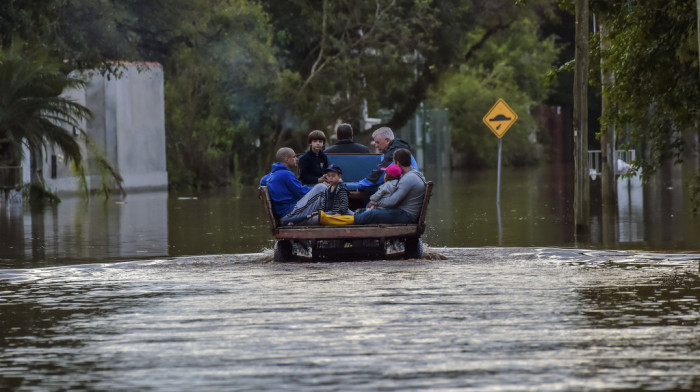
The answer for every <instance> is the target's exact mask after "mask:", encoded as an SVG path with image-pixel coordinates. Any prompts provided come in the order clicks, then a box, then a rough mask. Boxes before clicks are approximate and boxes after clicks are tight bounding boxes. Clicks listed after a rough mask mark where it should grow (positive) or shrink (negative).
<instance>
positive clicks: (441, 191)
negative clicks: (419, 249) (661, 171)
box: [0, 168, 700, 391]
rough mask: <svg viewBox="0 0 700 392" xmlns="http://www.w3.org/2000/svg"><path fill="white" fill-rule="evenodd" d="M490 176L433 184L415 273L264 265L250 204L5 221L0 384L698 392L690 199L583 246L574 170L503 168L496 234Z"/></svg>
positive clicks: (0, 258)
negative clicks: (576, 225) (577, 231)
mask: <svg viewBox="0 0 700 392" xmlns="http://www.w3.org/2000/svg"><path fill="white" fill-rule="evenodd" d="M494 174H495V173H494V172H479V173H453V174H452V175H451V176H449V177H446V178H445V177H433V178H432V179H433V181H435V183H436V189H435V194H434V197H433V199H432V202H431V203H432V204H431V207H430V210H429V213H428V228H427V231H426V235H425V236H424V239H425V242H426V244H427V245H428V248H427V252H426V257H425V258H424V259H423V260H375V261H371V262H342V263H335V262H324V263H290V264H276V263H274V262H272V251H271V249H272V246H273V241H272V240H271V236H270V234H269V230H268V228H267V223H266V221H265V217H264V215H263V209H262V206H261V205H260V202H259V200H257V198H256V196H255V190H254V189H245V190H243V191H242V192H241V193H239V194H238V195H236V194H234V193H231V192H213V193H199V194H167V193H165V192H161V193H142V194H131V195H129V196H128V197H127V198H126V199H125V200H123V201H122V200H109V201H107V202H102V201H100V200H92V201H91V202H89V203H88V202H85V201H82V200H80V199H66V200H64V202H63V203H61V204H60V205H59V206H58V207H46V208H44V209H43V210H34V211H32V210H31V209H29V208H27V207H22V206H21V205H17V204H10V205H6V206H4V207H3V208H2V209H0V390H17V391H46V390H95V391H132V390H163V391H185V390H187V391H190V390H206V391H229V390H237V391H252V390H290V391H291V390H294V391H297V390H304V391H335V390H343V391H346V390H357V391H366V390H392V391H405V390H440V391H443V390H444V391H449V390H469V391H472V390H473V391H582V390H585V391H637V390H655V391H697V390H700V339H698V336H700V326H699V324H698V322H699V320H700V277H699V271H698V268H699V263H700V255H699V254H698V249H700V223H699V221H700V219H699V218H693V217H692V216H690V214H689V210H690V206H689V205H688V203H687V201H686V199H685V198H684V197H681V196H682V194H681V196H678V193H679V192H681V189H682V187H680V186H675V185H674V184H673V183H672V184H669V183H666V182H660V183H659V184H661V185H660V186H657V187H656V188H654V189H644V190H642V189H641V186H639V185H638V184H635V183H632V182H630V183H624V184H622V183H621V185H620V187H621V188H620V189H623V188H626V189H627V190H629V192H627V193H623V194H622V196H621V200H622V199H624V200H622V201H621V203H620V205H619V207H618V213H617V214H616V216H614V217H613V218H612V219H610V217H603V216H602V214H601V213H600V208H597V207H593V208H592V216H591V236H590V238H589V239H588V240H587V242H585V243H584V242H582V241H581V240H577V239H575V238H574V235H573V228H572V226H573V224H572V220H573V218H572V212H571V204H572V203H571V201H570V200H571V196H570V195H571V190H570V189H568V188H567V187H568V183H569V181H568V180H566V175H567V172H566V171H564V172H561V171H557V170H550V169H546V168H538V169H528V170H507V171H504V174H503V180H502V181H503V182H502V190H501V192H502V200H501V203H500V205H501V211H500V212H501V218H502V219H501V224H500V225H499V224H498V220H497V218H496V217H497V211H496V200H495V193H496V192H495V180H494V179H495V175H494ZM658 201H663V203H658ZM652 207H653V208H652ZM606 222H607V223H606Z"/></svg>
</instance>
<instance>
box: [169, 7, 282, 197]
mask: <svg viewBox="0 0 700 392" xmlns="http://www.w3.org/2000/svg"><path fill="white" fill-rule="evenodd" d="M192 7H194V8H193V9H191V10H189V12H196V14H197V15H198V17H197V18H196V22H195V23H192V24H191V25H189V26H188V28H187V29H186V30H184V31H181V33H182V34H183V36H182V38H183V40H184V42H183V43H179V44H175V45H172V46H171V47H170V49H169V51H170V52H171V56H170V57H169V58H168V62H167V63H166V64H165V68H166V69H168V70H169V73H168V76H167V79H166V83H165V97H166V101H167V105H166V130H167V136H168V137H167V146H168V171H169V172H170V180H171V182H172V183H174V184H176V185H190V186H213V185H221V184H225V183H227V181H228V179H229V177H230V176H232V175H233V176H236V175H238V176H239V177H240V176H243V175H244V174H247V176H245V177H244V178H245V179H246V180H248V181H252V177H253V176H255V175H257V171H256V170H255V165H254V164H256V163H257V159H255V158H256V156H257V155H259V154H261V153H262V151H265V149H263V148H260V147H259V145H260V144H261V143H260V140H262V141H263V142H265V141H266V140H267V137H266V136H267V135H266V133H267V132H266V130H267V129H269V128H266V126H267V124H269V121H270V120H269V118H270V114H269V106H270V103H271V100H272V99H273V98H274V96H275V89H276V88H277V86H278V85H279V83H280V78H281V77H282V76H281V75H280V73H279V70H278V68H277V63H276V59H275V56H274V50H273V47H272V45H271V38H272V31H271V30H270V28H269V26H268V25H267V24H266V21H267V19H266V16H265V14H264V13H263V12H262V10H261V8H260V7H259V6H257V5H255V4H254V3H250V2H248V1H247V0H219V1H214V2H209V4H207V6H206V7H204V6H195V5H193V6H192ZM236 153H238V154H239V156H240V161H241V162H243V163H244V164H242V165H234V162H233V159H234V156H235V154H236ZM232 167H233V168H239V170H241V171H243V172H244V173H233V174H232V173H231V169H232Z"/></svg>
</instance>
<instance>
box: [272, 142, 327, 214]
mask: <svg viewBox="0 0 700 392" xmlns="http://www.w3.org/2000/svg"><path fill="white" fill-rule="evenodd" d="M275 158H276V159H277V162H275V163H273V164H272V170H271V171H270V172H269V173H268V174H266V175H265V176H264V177H263V178H262V179H261V180H260V186H266V187H267V191H268V193H269V194H270V200H271V201H272V211H273V213H274V214H275V217H276V218H279V220H280V223H281V224H282V225H288V224H295V223H301V222H303V221H305V220H307V219H308V218H309V217H310V215H311V213H313V212H315V211H318V210H319V209H320V208H321V206H323V205H324V203H325V195H326V187H327V185H326V184H325V183H320V184H317V185H315V186H314V187H313V188H311V187H308V186H305V185H302V184H301V182H299V179H298V178H297V176H296V175H295V174H294V171H295V170H296V168H297V165H298V160H297V157H296V154H295V153H294V150H292V149H291V148H288V147H282V148H280V149H279V150H277V154H276V156H275Z"/></svg>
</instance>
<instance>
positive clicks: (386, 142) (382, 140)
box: [350, 127, 418, 204]
mask: <svg viewBox="0 0 700 392" xmlns="http://www.w3.org/2000/svg"><path fill="white" fill-rule="evenodd" d="M372 138H373V139H374V145H375V146H376V147H377V150H378V151H379V152H380V153H382V154H383V155H382V160H381V162H379V164H378V165H377V167H376V168H375V169H374V170H372V172H371V173H369V174H368V175H367V177H365V178H363V179H362V180H360V181H359V182H358V183H357V191H356V192H352V193H350V197H352V198H354V199H362V200H363V201H364V203H363V204H367V203H369V198H370V196H372V194H374V192H376V191H377V189H378V188H379V186H380V185H381V184H382V183H383V182H384V171H382V169H383V168H385V167H387V166H389V165H391V164H392V163H393V161H394V152H395V151H396V150H398V149H400V148H405V149H407V150H409V154H410V149H411V146H409V145H408V143H406V142H405V141H403V140H401V139H396V138H394V132H393V131H392V130H391V128H389V127H381V128H379V129H377V130H376V131H374V132H373V133H372ZM410 159H411V164H412V165H413V167H415V168H416V169H418V164H417V163H416V160H415V159H414V158H413V156H412V155H411V156H410Z"/></svg>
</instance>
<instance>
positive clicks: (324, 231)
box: [275, 225, 420, 240]
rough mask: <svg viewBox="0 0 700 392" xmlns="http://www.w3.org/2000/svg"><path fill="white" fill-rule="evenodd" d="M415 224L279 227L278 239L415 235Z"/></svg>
mask: <svg viewBox="0 0 700 392" xmlns="http://www.w3.org/2000/svg"><path fill="white" fill-rule="evenodd" d="M419 235H420V234H419V233H418V231H417V225H362V226H353V225H348V226H290V227H288V228H287V227H280V228H279V229H278V230H277V234H276V235H275V237H277V238H278V239H297V240H312V239H342V238H380V237H384V238H391V237H416V236H419Z"/></svg>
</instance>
